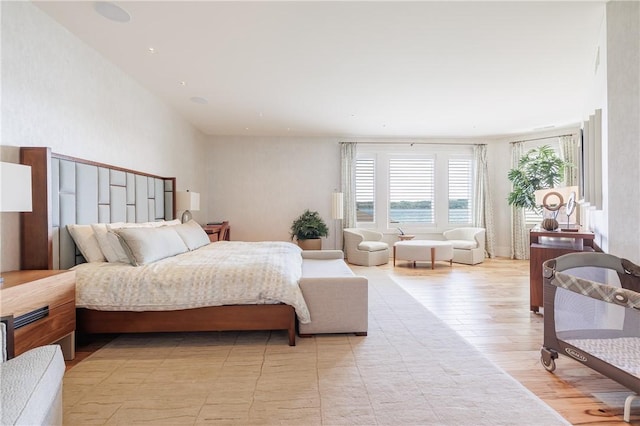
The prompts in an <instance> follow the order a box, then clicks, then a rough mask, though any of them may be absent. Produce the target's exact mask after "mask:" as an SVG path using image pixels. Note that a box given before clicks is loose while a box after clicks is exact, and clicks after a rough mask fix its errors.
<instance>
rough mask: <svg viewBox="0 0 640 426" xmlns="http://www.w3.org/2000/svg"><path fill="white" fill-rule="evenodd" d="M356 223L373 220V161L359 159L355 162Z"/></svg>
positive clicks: (370, 159) (371, 159)
mask: <svg viewBox="0 0 640 426" xmlns="http://www.w3.org/2000/svg"><path fill="white" fill-rule="evenodd" d="M356 217H357V218H356V222H364V223H371V222H374V220H375V161H374V159H373V158H359V159H358V160H357V161H356Z"/></svg>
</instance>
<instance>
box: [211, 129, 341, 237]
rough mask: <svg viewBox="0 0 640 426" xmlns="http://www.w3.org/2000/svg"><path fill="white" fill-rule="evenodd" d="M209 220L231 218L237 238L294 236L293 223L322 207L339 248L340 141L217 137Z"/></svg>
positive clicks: (320, 210) (214, 146) (232, 230)
mask: <svg viewBox="0 0 640 426" xmlns="http://www.w3.org/2000/svg"><path fill="white" fill-rule="evenodd" d="M207 177H208V182H207V190H208V192H209V203H208V211H209V212H210V217H208V218H207V220H210V221H214V220H229V221H230V225H231V236H232V239H234V240H244V241H264V240H277V241H286V240H290V236H289V228H290V226H291V222H293V220H294V219H295V218H296V217H297V216H299V215H300V214H302V212H303V211H304V210H305V209H309V210H312V211H313V210H316V211H318V212H319V213H320V215H321V216H322V217H323V218H324V220H325V222H326V223H327V226H328V227H329V238H328V239H327V240H326V241H324V242H323V247H324V248H325V249H332V248H334V247H335V239H334V237H335V232H334V229H335V227H334V225H335V223H334V221H333V220H332V219H331V197H332V195H331V194H332V193H333V191H334V190H339V188H340V145H339V144H338V140H337V139H331V138H289V137H281V138H278V137H243V136H230V137H220V136H218V137H211V138H210V143H209V149H208V153H207Z"/></svg>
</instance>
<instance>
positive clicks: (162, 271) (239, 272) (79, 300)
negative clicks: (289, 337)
mask: <svg viewBox="0 0 640 426" xmlns="http://www.w3.org/2000/svg"><path fill="white" fill-rule="evenodd" d="M300 252H301V250H300V248H299V247H298V246H296V245H294V244H291V243H286V242H239V241H232V242H229V241H220V242H217V243H214V244H209V245H207V246H204V247H201V248H199V249H197V250H194V251H191V252H187V253H183V254H179V255H177V256H173V257H169V258H166V259H162V260H159V261H157V262H153V263H150V264H147V265H143V266H135V267H134V266H131V265H127V264H123V263H107V262H98V263H96V262H94V263H84V264H81V265H78V266H75V267H74V268H73V269H74V270H75V271H76V306H78V307H80V308H88V309H95V310H102V311H171V310H179V309H191V308H200V307H205V306H220V305H239V304H272V303H285V304H287V305H291V306H293V307H294V308H295V310H296V315H297V316H298V319H299V321H300V322H301V323H303V324H306V323H308V322H309V321H310V317H309V310H308V308H307V305H306V303H305V301H304V298H303V297H302V292H301V290H300V287H299V285H298V281H299V280H300V277H301V274H302V256H301V254H300Z"/></svg>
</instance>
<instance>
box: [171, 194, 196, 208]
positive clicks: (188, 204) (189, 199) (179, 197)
mask: <svg viewBox="0 0 640 426" xmlns="http://www.w3.org/2000/svg"><path fill="white" fill-rule="evenodd" d="M176 210H178V211H185V210H194V211H198V210H200V194H199V193H197V192H191V191H178V192H177V193H176Z"/></svg>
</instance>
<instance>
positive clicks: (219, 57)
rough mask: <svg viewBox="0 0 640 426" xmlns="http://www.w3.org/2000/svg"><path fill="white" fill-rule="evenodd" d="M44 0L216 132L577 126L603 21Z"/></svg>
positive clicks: (549, 10) (328, 5)
mask: <svg viewBox="0 0 640 426" xmlns="http://www.w3.org/2000/svg"><path fill="white" fill-rule="evenodd" d="M36 4H37V5H38V6H39V7H40V8H41V9H43V10H44V11H45V12H46V13H48V14H49V15H50V16H51V17H53V18H54V19H55V20H57V21H58V22H59V23H60V24H62V25H63V26H65V27H67V28H68V29H69V31H71V32H72V33H74V34H75V35H76V36H77V37H79V38H80V39H81V40H83V41H84V42H85V43H86V44H88V45H89V46H91V47H93V48H94V49H95V50H97V51H98V52H100V53H101V54H102V55H103V56H104V57H105V58H107V59H108V60H109V61H111V62H112V63H114V64H115V65H117V66H118V67H119V68H120V69H122V70H123V71H124V72H125V73H127V74H129V75H130V76H131V77H133V78H134V79H135V80H137V81H138V82H139V83H140V84H141V85H142V86H144V87H145V88H147V89H148V90H149V91H150V92H152V93H155V94H156V95H157V96H159V97H160V98H162V99H163V100H164V101H165V102H167V103H168V104H170V105H171V106H172V107H173V108H175V109H176V110H177V111H179V113H180V114H182V115H183V116H184V117H185V118H186V119H187V120H188V121H190V122H191V123H193V125H194V126H195V127H197V128H198V129H200V130H201V131H202V132H204V133H205V134H210V135H297V136H337V137H381V138H391V137H392V138H439V137H447V138H452V137H483V136H485V137H486V136H496V135H508V134H522V133H528V132H532V131H537V130H543V129H544V130H548V129H550V128H552V126H555V127H563V126H567V125H571V124H575V123H578V122H580V121H581V120H582V119H583V117H582V111H583V107H584V105H585V98H584V94H585V92H586V89H588V87H589V86H590V84H591V81H592V79H593V74H594V72H595V66H596V52H597V50H598V40H599V33H600V26H601V25H602V20H603V17H604V6H603V2H598V1H584V2H582V1H569V2H539V1H534V2H526V1H513V2H482V1H471V2H435V1H425V2H421V1H413V2H392V1H388V2H382V1H377V2H365V1H354V2H347V1H344V2H339V1H338V2H330V1H316V2H312V1H298V2H270V1H258V2H244V1H238V2H217V1H194V2H187V1H173V2H171V1H141V2H126V1H122V2H118V3H116V4H117V5H118V6H120V7H121V8H123V9H124V10H126V11H127V12H128V13H129V14H130V16H131V20H130V21H129V22H127V23H122V22H115V21H111V20H108V19H106V18H105V17H103V16H101V15H99V14H98V13H97V12H96V3H94V2H86V1H85V2H74V1H69V2H56V1H45V2H36ZM150 48H153V49H154V51H153V52H152V51H150V50H149V49H150ZM192 98H195V101H200V103H198V102H194V100H193V99H192ZM204 100H206V101H204ZM202 102H206V103H202Z"/></svg>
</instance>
